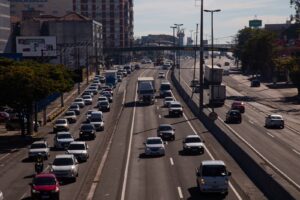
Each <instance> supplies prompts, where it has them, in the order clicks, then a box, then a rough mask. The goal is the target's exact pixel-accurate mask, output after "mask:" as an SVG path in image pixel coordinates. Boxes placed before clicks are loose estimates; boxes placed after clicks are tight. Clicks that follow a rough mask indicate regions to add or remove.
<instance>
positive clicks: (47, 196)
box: [42, 195, 50, 199]
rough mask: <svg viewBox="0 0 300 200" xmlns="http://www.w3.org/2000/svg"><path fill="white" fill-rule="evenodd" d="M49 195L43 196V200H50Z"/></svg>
mask: <svg viewBox="0 0 300 200" xmlns="http://www.w3.org/2000/svg"><path fill="white" fill-rule="evenodd" d="M49 197H50V196H49V195H42V199H49Z"/></svg>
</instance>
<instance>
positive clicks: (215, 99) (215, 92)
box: [208, 85, 226, 106]
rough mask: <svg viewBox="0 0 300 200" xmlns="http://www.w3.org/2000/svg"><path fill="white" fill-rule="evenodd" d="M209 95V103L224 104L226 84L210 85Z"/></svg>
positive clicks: (214, 104)
mask: <svg viewBox="0 0 300 200" xmlns="http://www.w3.org/2000/svg"><path fill="white" fill-rule="evenodd" d="M208 95H209V105H212V106H223V105H224V103H225V99H226V86H225V85H210V86H209V92H208Z"/></svg>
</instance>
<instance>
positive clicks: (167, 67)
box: [162, 63, 171, 70]
mask: <svg viewBox="0 0 300 200" xmlns="http://www.w3.org/2000/svg"><path fill="white" fill-rule="evenodd" d="M170 68H171V64H170V63H164V64H163V66H162V69H165V70H168V69H170Z"/></svg>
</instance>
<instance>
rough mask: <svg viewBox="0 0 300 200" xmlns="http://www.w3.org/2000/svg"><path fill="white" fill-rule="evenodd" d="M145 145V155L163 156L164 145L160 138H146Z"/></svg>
mask: <svg viewBox="0 0 300 200" xmlns="http://www.w3.org/2000/svg"><path fill="white" fill-rule="evenodd" d="M144 144H145V155H146V156H153V155H160V156H164V155H165V145H164V142H163V140H162V139H161V138H160V137H148V138H147V140H146V142H145V143H144Z"/></svg>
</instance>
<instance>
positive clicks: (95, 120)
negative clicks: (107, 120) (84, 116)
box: [89, 104, 109, 131]
mask: <svg viewBox="0 0 300 200" xmlns="http://www.w3.org/2000/svg"><path fill="white" fill-rule="evenodd" d="M108 105H109V104H108ZM89 122H90V124H92V125H93V126H94V127H95V129H96V131H104V120H103V113H102V112H101V111H93V112H92V113H91V116H90V118H89Z"/></svg>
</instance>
